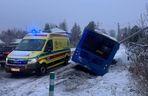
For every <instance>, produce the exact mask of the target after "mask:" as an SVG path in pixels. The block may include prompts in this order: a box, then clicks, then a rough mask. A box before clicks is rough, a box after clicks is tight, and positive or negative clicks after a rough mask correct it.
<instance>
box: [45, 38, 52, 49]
mask: <svg viewBox="0 0 148 96" xmlns="http://www.w3.org/2000/svg"><path fill="white" fill-rule="evenodd" d="M52 50H53V46H52V40H48V42H47V44H46V47H45V52H49V51H52Z"/></svg>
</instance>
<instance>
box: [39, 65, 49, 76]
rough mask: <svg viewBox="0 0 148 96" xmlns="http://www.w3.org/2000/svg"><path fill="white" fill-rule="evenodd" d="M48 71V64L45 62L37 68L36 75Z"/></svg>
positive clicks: (41, 74)
mask: <svg viewBox="0 0 148 96" xmlns="http://www.w3.org/2000/svg"><path fill="white" fill-rule="evenodd" d="M46 73H47V66H46V65H45V64H42V65H40V66H39V68H38V69H37V70H36V75H38V76H43V75H45V74H46Z"/></svg>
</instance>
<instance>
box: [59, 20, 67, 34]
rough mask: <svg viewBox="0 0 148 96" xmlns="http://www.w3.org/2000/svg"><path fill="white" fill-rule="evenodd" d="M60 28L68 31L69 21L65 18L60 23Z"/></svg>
mask: <svg viewBox="0 0 148 96" xmlns="http://www.w3.org/2000/svg"><path fill="white" fill-rule="evenodd" d="M59 28H60V29H62V30H64V31H67V23H66V21H65V20H64V21H63V22H61V23H60V24H59Z"/></svg>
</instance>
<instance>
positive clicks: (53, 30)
mask: <svg viewBox="0 0 148 96" xmlns="http://www.w3.org/2000/svg"><path fill="white" fill-rule="evenodd" d="M51 33H59V34H63V35H67V36H68V37H70V36H71V33H69V32H67V31H64V30H62V29H59V28H53V29H51Z"/></svg>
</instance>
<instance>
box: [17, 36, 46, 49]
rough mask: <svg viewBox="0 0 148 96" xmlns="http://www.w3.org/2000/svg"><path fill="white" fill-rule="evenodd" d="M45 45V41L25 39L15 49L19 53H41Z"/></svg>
mask: <svg viewBox="0 0 148 96" xmlns="http://www.w3.org/2000/svg"><path fill="white" fill-rule="evenodd" d="M44 44H45V40H44V39H23V40H22V41H21V42H20V44H19V45H18V46H17V47H16V48H15V50H18V51H41V50H42V48H43V46H44Z"/></svg>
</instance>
